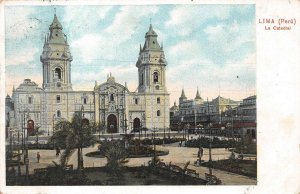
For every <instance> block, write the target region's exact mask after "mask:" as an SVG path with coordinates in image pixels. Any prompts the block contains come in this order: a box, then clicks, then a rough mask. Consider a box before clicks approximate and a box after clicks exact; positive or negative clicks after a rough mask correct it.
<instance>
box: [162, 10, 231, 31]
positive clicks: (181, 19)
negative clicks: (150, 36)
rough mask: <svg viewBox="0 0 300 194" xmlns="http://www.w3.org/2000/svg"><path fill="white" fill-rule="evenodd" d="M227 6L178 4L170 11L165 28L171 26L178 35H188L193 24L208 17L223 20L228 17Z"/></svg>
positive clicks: (193, 26) (197, 23) (192, 29)
mask: <svg viewBox="0 0 300 194" xmlns="http://www.w3.org/2000/svg"><path fill="white" fill-rule="evenodd" d="M229 13H230V8H229V7H228V6H222V7H220V6H217V7H211V6H209V5H201V6H195V5H178V6H176V7H175V8H174V9H173V10H172V11H171V12H170V19H169V20H168V21H166V22H165V26H166V27H167V28H172V29H174V30H175V31H174V32H177V34H178V35H180V36H188V35H190V34H191V33H192V32H193V31H194V28H195V26H199V25H200V24H202V23H204V22H205V21H206V20H207V19H209V18H216V19H219V20H225V19H227V18H228V17H229V15H230V14H229Z"/></svg>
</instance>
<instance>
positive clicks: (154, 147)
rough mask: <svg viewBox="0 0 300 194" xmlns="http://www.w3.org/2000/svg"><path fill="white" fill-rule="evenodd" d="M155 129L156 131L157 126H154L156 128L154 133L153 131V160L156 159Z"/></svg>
mask: <svg viewBox="0 0 300 194" xmlns="http://www.w3.org/2000/svg"><path fill="white" fill-rule="evenodd" d="M155 131H156V127H154V130H153V133H152V143H153V150H154V155H153V156H154V157H153V162H154V160H155V159H156V144H155Z"/></svg>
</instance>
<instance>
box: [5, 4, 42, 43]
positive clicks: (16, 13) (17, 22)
mask: <svg viewBox="0 0 300 194" xmlns="http://www.w3.org/2000/svg"><path fill="white" fill-rule="evenodd" d="M5 11H6V13H5V38H6V39H7V40H16V39H31V38H32V37H35V36H36V35H37V34H39V33H40V31H41V29H42V27H41V26H43V21H42V20H40V19H39V18H37V17H33V15H34V14H35V13H36V10H35V9H34V8H32V7H25V6H21V7H6V9H5Z"/></svg>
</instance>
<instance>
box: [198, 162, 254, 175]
mask: <svg viewBox="0 0 300 194" xmlns="http://www.w3.org/2000/svg"><path fill="white" fill-rule="evenodd" d="M202 166H206V167H209V163H208V162H205V163H202ZM212 166H213V168H216V169H220V170H224V171H228V172H232V173H235V174H240V175H244V176H248V177H252V178H257V162H256V161H255V160H238V159H226V160H218V161H213V162H212Z"/></svg>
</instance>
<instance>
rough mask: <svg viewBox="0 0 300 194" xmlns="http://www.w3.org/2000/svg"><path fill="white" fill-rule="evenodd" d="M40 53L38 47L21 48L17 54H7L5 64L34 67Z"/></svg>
mask: <svg viewBox="0 0 300 194" xmlns="http://www.w3.org/2000/svg"><path fill="white" fill-rule="evenodd" d="M37 53H38V49H37V48H23V49H21V50H18V54H17V56H16V53H13V54H11V55H7V56H6V60H5V65H6V66H11V65H23V66H27V67H34V66H35V64H34V62H35V60H36V56H37V55H36V54H37Z"/></svg>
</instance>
